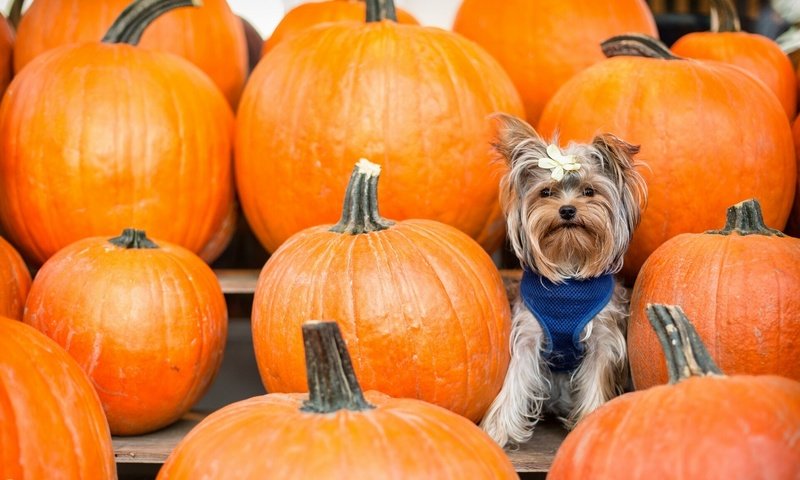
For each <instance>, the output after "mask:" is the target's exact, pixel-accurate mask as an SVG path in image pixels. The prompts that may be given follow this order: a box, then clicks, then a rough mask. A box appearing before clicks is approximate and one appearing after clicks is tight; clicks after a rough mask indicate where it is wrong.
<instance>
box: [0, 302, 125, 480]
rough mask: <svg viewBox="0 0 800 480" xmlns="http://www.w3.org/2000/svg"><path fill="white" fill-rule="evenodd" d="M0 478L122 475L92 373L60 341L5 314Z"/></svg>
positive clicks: (106, 478) (1, 325)
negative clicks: (115, 460) (117, 471)
mask: <svg viewBox="0 0 800 480" xmlns="http://www.w3.org/2000/svg"><path fill="white" fill-rule="evenodd" d="M0 478H3V479H15V480H39V479H44V478H59V479H65V480H80V479H88V478H92V479H97V480H111V479H116V478H117V475H116V466H115V464H114V450H113V448H112V446H111V434H110V433H109V431H108V423H107V422H106V418H105V416H104V415H103V408H102V407H101V406H100V400H98V398H97V393H96V392H95V391H94V388H92V384H91V383H89V380H88V379H87V378H86V374H85V373H83V370H81V368H80V367H79V366H78V365H77V364H76V363H75V360H73V359H71V358H70V357H69V355H67V354H66V352H64V350H63V349H62V348H61V347H59V346H58V345H57V344H56V343H55V342H53V341H52V340H50V339H49V338H47V337H46V336H44V335H42V334H41V333H40V332H37V331H36V330H34V329H33V328H31V327H29V326H28V325H25V324H24V323H22V322H18V321H16V320H11V319H9V318H5V317H0Z"/></svg>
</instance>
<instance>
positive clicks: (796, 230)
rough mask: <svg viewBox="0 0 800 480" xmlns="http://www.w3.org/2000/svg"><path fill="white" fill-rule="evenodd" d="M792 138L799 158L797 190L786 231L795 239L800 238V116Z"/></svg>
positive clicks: (794, 124)
mask: <svg viewBox="0 0 800 480" xmlns="http://www.w3.org/2000/svg"><path fill="white" fill-rule="evenodd" d="M792 136H793V137H794V151H795V155H796V156H797V171H798V176H797V190H796V191H795V196H794V206H793V207H792V211H791V213H790V214H789V221H788V222H786V228H785V229H784V231H785V232H786V233H787V234H789V235H791V236H793V237H800V116H798V117H797V118H795V120H794V123H793V124H792Z"/></svg>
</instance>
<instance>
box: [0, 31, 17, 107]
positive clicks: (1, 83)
mask: <svg viewBox="0 0 800 480" xmlns="http://www.w3.org/2000/svg"><path fill="white" fill-rule="evenodd" d="M13 52H14V30H13V29H12V28H11V25H10V24H9V23H8V20H7V19H6V18H4V17H2V15H0V96H2V95H3V92H5V91H6V88H8V84H9V83H11V78H12V77H13V76H14V61H13V57H12V54H13Z"/></svg>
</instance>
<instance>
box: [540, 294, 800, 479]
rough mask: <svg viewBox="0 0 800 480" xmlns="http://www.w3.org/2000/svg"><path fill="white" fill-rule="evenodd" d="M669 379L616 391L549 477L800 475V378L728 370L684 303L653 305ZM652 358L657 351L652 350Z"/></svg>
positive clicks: (571, 439) (564, 448)
mask: <svg viewBox="0 0 800 480" xmlns="http://www.w3.org/2000/svg"><path fill="white" fill-rule="evenodd" d="M648 316H650V317H651V318H652V320H651V321H652V322H653V326H654V327H655V329H656V331H657V333H658V336H659V339H660V341H661V344H662V346H663V347H662V348H663V350H664V353H665V354H666V357H667V359H668V365H669V368H670V379H671V384H670V385H661V386H658V387H653V388H650V389H647V390H644V391H640V392H632V393H628V394H625V395H622V396H620V397H617V398H615V399H614V400H611V401H610V402H608V403H606V404H605V405H603V406H602V407H600V408H599V409H597V410H596V411H595V412H593V413H592V414H591V415H589V416H588V417H586V418H585V419H584V420H583V421H581V422H580V423H579V424H578V426H577V427H576V428H575V430H573V431H572V432H570V433H569V435H567V437H566V439H564V442H563V443H562V444H561V446H560V447H559V449H558V451H557V452H556V456H555V458H554V459H553V464H552V466H551V468H550V472H549V473H548V475H547V478H548V480H570V479H581V480H583V479H587V478H609V479H610V478H613V479H615V480H633V479H640V480H660V479H674V480H692V479H698V478H702V479H707V480H734V479H741V480H745V479H747V480H755V479H760V480H795V479H797V478H799V477H800V441H798V438H800V383H798V382H796V381H794V380H790V379H787V378H784V377H780V376H777V375H762V376H751V375H733V376H729V377H726V376H723V375H721V374H720V372H719V369H718V368H717V367H716V365H715V364H714V362H713V360H711V358H710V357H709V355H708V352H706V351H705V349H704V348H703V344H702V342H700V341H698V339H697V334H696V332H694V330H693V329H692V328H691V323H689V321H688V319H687V318H686V316H685V315H684V314H683V312H682V311H681V310H680V309H679V308H677V307H667V306H664V305H652V306H649V307H648ZM651 361H652V359H651Z"/></svg>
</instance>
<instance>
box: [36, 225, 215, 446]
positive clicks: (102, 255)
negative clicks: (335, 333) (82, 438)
mask: <svg viewBox="0 0 800 480" xmlns="http://www.w3.org/2000/svg"><path fill="white" fill-rule="evenodd" d="M78 272H80V273H79V277H80V281H77V282H76V275H78ZM24 321H25V323H28V324H30V325H32V326H34V327H35V328H37V329H38V330H40V331H42V332H44V333H45V334H46V335H48V336H49V337H51V338H52V339H54V340H55V341H56V342H57V343H59V344H60V345H61V346H63V347H64V348H65V349H66V350H67V352H68V353H69V354H70V355H71V356H72V357H73V358H75V359H76V360H77V361H78V363H79V364H80V365H81V367H82V368H83V369H84V370H85V371H86V373H87V374H88V375H89V378H91V380H92V382H93V383H94V385H95V387H96V388H97V391H98V393H99V394H100V400H101V401H102V403H103V408H104V409H105V412H106V415H107V416H108V423H109V425H110V426H111V432H112V433H114V434H115V435H135V434H140V433H145V432H149V431H153V430H156V429H158V428H161V427H163V426H165V425H168V424H170V423H172V422H173V421H175V420H177V419H178V418H180V417H181V416H182V415H183V414H184V413H186V412H187V411H188V410H189V409H190V408H191V407H192V405H193V404H194V403H195V402H196V401H197V400H198V399H199V398H200V396H201V395H202V394H203V393H205V391H206V389H207V388H208V387H209V386H210V384H211V381H212V380H213V378H214V375H215V374H216V372H217V370H218V368H219V365H220V362H221V360H222V351H223V349H224V347H225V337H226V334H227V311H226V307H225V298H224V297H223V295H222V290H221V289H220V286H219V282H218V281H217V278H216V276H215V275H214V273H213V272H212V271H211V269H210V268H209V267H208V266H207V265H206V264H205V263H204V262H203V261H202V260H200V258H198V257H197V256H196V255H194V254H193V253H191V252H189V251H187V250H186V249H184V248H181V247H179V246H177V245H171V244H169V243H166V242H161V241H158V243H154V242H153V241H151V240H149V239H148V238H147V237H145V235H144V232H142V231H139V230H127V229H126V230H125V231H124V232H123V235H122V236H120V237H115V238H112V239H110V240H109V239H106V238H102V237H91V238H87V239H83V240H80V241H78V242H75V243H73V244H72V245H70V246H68V247H66V248H64V249H63V250H61V251H59V252H58V253H57V254H56V255H54V256H53V257H52V258H51V259H50V260H48V262H47V263H45V264H44V265H43V266H42V268H41V269H40V270H39V272H38V273H37V274H36V278H35V279H34V281H33V285H32V286H31V291H30V294H29V295H28V301H27V303H26V305H25V318H24Z"/></svg>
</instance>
